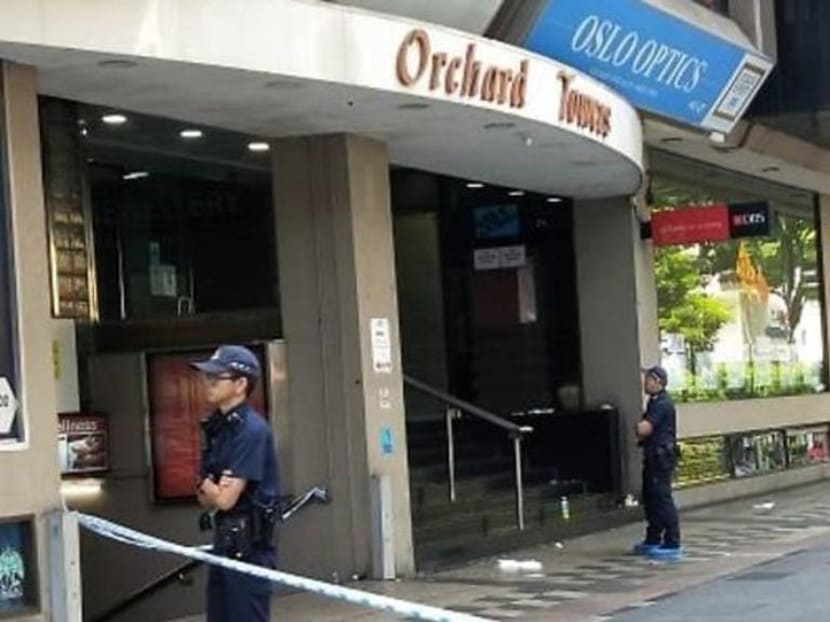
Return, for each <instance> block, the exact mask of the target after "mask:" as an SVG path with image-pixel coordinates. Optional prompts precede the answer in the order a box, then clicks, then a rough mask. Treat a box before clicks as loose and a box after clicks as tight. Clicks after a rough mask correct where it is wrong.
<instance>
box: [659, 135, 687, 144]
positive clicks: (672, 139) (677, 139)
mask: <svg viewBox="0 0 830 622" xmlns="http://www.w3.org/2000/svg"><path fill="white" fill-rule="evenodd" d="M660 142H661V143H666V144H668V143H682V142H683V139H682V138H680V136H666V137H665V138H661V139H660Z"/></svg>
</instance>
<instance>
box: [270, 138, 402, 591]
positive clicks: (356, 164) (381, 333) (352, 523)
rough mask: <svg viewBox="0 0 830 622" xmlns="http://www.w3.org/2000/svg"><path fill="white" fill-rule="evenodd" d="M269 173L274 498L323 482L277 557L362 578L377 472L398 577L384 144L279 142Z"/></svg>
mask: <svg viewBox="0 0 830 622" xmlns="http://www.w3.org/2000/svg"><path fill="white" fill-rule="evenodd" d="M273 165H274V205H275V212H276V228H277V249H278V258H279V268H280V269H279V275H280V293H281V309H282V314H283V326H284V335H285V340H286V347H287V369H288V404H289V412H290V413H291V414H290V417H291V421H290V426H288V429H289V430H290V431H289V438H287V439H286V438H281V439H280V443H281V444H283V445H285V444H288V445H290V451H289V452H288V454H287V455H288V456H290V458H288V459H289V460H290V461H291V464H290V465H286V470H287V471H289V472H290V473H291V474H292V480H293V481H291V482H287V484H286V487H287V488H291V489H292V490H293V491H300V490H302V489H304V488H305V487H307V486H311V485H315V484H326V485H328V486H329V488H330V491H331V493H332V497H333V502H332V504H331V505H330V506H328V507H321V508H315V509H313V510H309V511H308V512H306V513H305V515H304V516H302V517H301V518H300V519H298V520H297V521H295V524H293V525H291V524H289V525H288V526H287V527H286V531H285V532H284V534H283V538H282V541H283V543H284V549H285V550H284V558H285V559H287V560H288V559H292V560H301V561H298V564H299V565H300V566H301V567H300V568H298V569H299V570H302V571H305V572H311V573H314V574H318V575H331V574H332V573H337V574H338V575H339V576H340V577H348V576H351V574H353V573H358V574H364V573H369V572H370V567H371V561H372V554H373V552H376V551H373V544H372V536H371V534H372V521H373V518H372V510H371V486H372V478H373V477H379V476H382V475H388V476H389V477H390V478H391V484H392V485H391V490H392V509H393V512H394V544H395V564H396V570H397V572H398V574H408V573H411V572H412V571H413V566H414V563H413V551H412V534H411V520H410V510H409V476H408V466H407V459H406V430H405V426H404V406H403V388H402V377H401V364H400V342H399V332H398V309H397V296H396V285H395V260H394V250H393V240H392V218H391V211H390V199H389V161H388V156H387V152H386V147H385V145H383V144H381V143H379V142H376V141H373V140H370V139H368V138H361V137H357V136H351V135H332V136H316V137H310V138H294V139H284V140H278V141H276V142H275V143H274V145H273ZM373 328H374V330H375V333H376V337H375V338H374V339H373V338H372V335H371V333H372V330H373ZM301 548H304V549H305V551H306V552H305V553H304V554H299V550H300V549H301Z"/></svg>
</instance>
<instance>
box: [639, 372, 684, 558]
mask: <svg viewBox="0 0 830 622" xmlns="http://www.w3.org/2000/svg"><path fill="white" fill-rule="evenodd" d="M668 382H669V376H668V374H667V373H666V370H665V369H663V368H662V367H651V368H649V369H646V370H644V375H643V390H644V391H645V393H646V394H647V395H648V396H649V398H648V405H647V406H646V412H645V413H644V414H643V417H642V419H640V421H639V422H638V423H637V425H636V428H635V434H636V435H637V439H638V441H639V445H640V446H641V447H642V448H643V493H642V494H643V505H644V510H645V515H646V521H647V523H648V525H647V527H646V537H645V540H643V541H642V542H640V543H638V544H637V545H636V546H635V547H634V552H635V553H638V554H646V555H648V556H649V557H653V558H656V559H666V560H679V559H680V558H681V556H682V549H681V547H680V525H679V521H678V517H677V508H676V507H675V504H674V499H673V498H672V477H673V475H674V470H675V467H676V466H677V458H678V453H679V452H678V449H677V415H676V412H675V409H674V403H673V402H672V400H671V398H670V397H669V394H668V393H666V385H667V384H668Z"/></svg>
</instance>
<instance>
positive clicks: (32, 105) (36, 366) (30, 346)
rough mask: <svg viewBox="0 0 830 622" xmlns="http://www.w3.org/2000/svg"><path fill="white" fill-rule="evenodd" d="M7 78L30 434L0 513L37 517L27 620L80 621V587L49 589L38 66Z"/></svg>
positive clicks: (4, 487)
mask: <svg viewBox="0 0 830 622" xmlns="http://www.w3.org/2000/svg"><path fill="white" fill-rule="evenodd" d="M0 79H1V80H2V95H0V105H2V120H1V121H0V146H2V149H3V151H4V153H3V155H4V159H5V162H6V171H5V175H3V176H0V180H2V182H4V183H3V185H4V186H5V188H2V192H3V193H4V199H5V200H6V201H7V203H6V207H7V208H8V211H9V212H10V220H11V233H12V235H11V238H12V244H11V251H12V253H11V255H12V257H11V259H12V264H13V265H14V266H15V267H16V270H15V272H14V279H13V283H12V284H11V287H10V289H11V291H4V292H0V295H2V296H11V297H12V299H13V300H14V303H15V304H14V307H15V308H14V310H13V314H14V321H15V324H16V326H15V329H16V330H15V331H14V332H15V334H14V335H13V337H12V338H13V339H15V340H16V342H17V353H18V357H17V359H18V360H17V370H18V379H17V383H16V384H17V386H16V391H17V394H18V399H19V401H20V404H21V406H20V408H21V413H22V416H23V427H24V436H25V442H24V443H22V444H12V445H5V446H3V447H2V448H0V473H3V474H5V475H6V476H4V477H2V478H0V499H2V500H3V501H2V503H1V504H0V518H2V517H9V516H33V517H34V521H35V527H36V529H35V538H36V546H37V553H38V566H39V576H38V578H37V579H38V585H39V590H40V609H41V613H39V614H36V615H34V616H32V617H31V618H30V617H27V618H26V619H27V620H28V619H32V620H53V619H54V620H60V621H64V620H80V602H79V600H78V599H79V595H78V594H77V592H76V591H75V590H73V591H72V593H69V594H64V596H65V598H64V599H63V602H54V603H53V601H52V598H51V596H50V594H51V588H52V586H51V585H50V578H49V577H50V572H49V570H50V562H49V559H50V546H52V545H50V533H49V529H48V523H49V512H50V511H52V510H55V509H58V508H59V507H60V503H61V500H60V474H59V471H58V461H57V453H56V451H57V413H56V410H55V392H54V390H53V387H54V384H55V379H54V376H53V367H52V348H51V331H50V321H51V319H50V307H49V269H48V263H47V239H46V215H45V209H44V205H43V186H42V178H41V154H40V132H39V127H38V101H37V73H36V70H35V69H33V68H30V67H22V66H19V65H14V64H10V63H0ZM3 177H4V178H5V179H3ZM2 226H5V223H3V224H2ZM7 250H8V249H3V252H6V251H7ZM9 474H13V475H9ZM53 545H54V546H63V543H62V541H60V540H58V539H56V540H54V541H53ZM70 548H71V547H70ZM57 557H61V556H60V555H58V556H57ZM52 558H53V559H54V558H55V556H52ZM65 561H66V562H67V563H66V567H67V568H69V569H74V572H75V576H73V577H63V578H62V579H60V580H61V581H65V582H66V584H67V585H70V584H71V585H73V586H75V587H77V580H78V576H77V569H78V563H77V561H78V560H77V559H75V560H65ZM57 576H59V575H56V577H57ZM56 588H61V586H60V585H57V586H56ZM61 591H63V590H62V589H56V592H61ZM70 600H71V601H72V602H70Z"/></svg>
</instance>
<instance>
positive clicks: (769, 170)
mask: <svg viewBox="0 0 830 622" xmlns="http://www.w3.org/2000/svg"><path fill="white" fill-rule="evenodd" d="M780 170H781V169H780V168H778V167H777V166H767V167H764V168H762V169H761V172H762V173H777V172H778V171H780Z"/></svg>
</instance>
